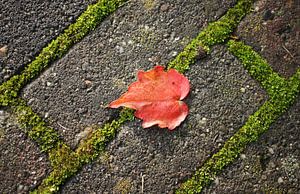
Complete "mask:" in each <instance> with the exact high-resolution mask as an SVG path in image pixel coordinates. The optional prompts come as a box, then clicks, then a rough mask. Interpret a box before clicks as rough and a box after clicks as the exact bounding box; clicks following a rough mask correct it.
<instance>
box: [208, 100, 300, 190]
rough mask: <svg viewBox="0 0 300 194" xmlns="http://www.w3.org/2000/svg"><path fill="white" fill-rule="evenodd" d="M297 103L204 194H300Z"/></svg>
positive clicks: (299, 103) (299, 101)
mask: <svg viewBox="0 0 300 194" xmlns="http://www.w3.org/2000/svg"><path fill="white" fill-rule="evenodd" d="M299 141H300V99H298V102H297V103H296V104H295V105H294V106H293V107H292V108H291V109H290V110H289V111H288V112H287V113H286V114H284V115H283V116H282V117H281V118H280V119H279V120H278V121H277V122H275V123H274V124H273V125H272V126H271V128H270V130H269V131H268V132H266V133H265V134H264V135H263V136H262V137H261V138H260V140H259V141H258V142H256V143H253V144H251V145H249V147H248V148H247V149H246V150H245V152H244V153H243V154H242V155H241V158H239V159H238V160H237V161H236V162H234V164H233V165H232V166H230V167H228V168H227V169H226V170H225V171H224V172H223V173H222V174H221V175H220V176H218V177H216V180H215V182H214V183H213V184H212V185H211V187H209V188H207V189H206V190H205V192H204V193H299V190H300V184H299V183H300V174H299V172H300V144H299Z"/></svg>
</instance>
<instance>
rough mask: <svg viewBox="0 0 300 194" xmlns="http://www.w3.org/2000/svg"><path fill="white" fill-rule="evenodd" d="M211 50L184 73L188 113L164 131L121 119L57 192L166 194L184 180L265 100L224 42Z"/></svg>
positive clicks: (137, 121)
mask: <svg viewBox="0 0 300 194" xmlns="http://www.w3.org/2000/svg"><path fill="white" fill-rule="evenodd" d="M212 50H213V51H212V53H211V55H210V56H208V58H207V59H204V60H203V61H199V62H197V63H196V64H195V65H193V66H192V67H191V68H190V70H189V71H188V72H187V73H186V76H187V77H188V78H189V79H190V82H191V86H192V88H191V93H190V95H189V96H188V98H187V100H186V102H187V104H188V105H189V107H190V114H189V116H188V118H187V120H186V121H185V122H184V123H183V124H182V125H181V126H180V127H179V128H177V129H175V130H174V131H172V132H170V131H168V130H166V129H158V128H157V127H151V128H149V129H142V128H141V122H140V121H139V120H136V121H134V122H131V123H126V124H125V125H124V126H123V127H122V128H121V131H120V133H119V134H118V135H117V138H116V139H115V140H114V141H112V143H111V144H110V145H109V146H108V149H107V151H106V153H105V154H104V155H103V156H102V157H100V158H99V159H98V160H97V161H95V162H93V163H92V164H91V165H87V166H85V167H84V168H83V170H82V171H81V172H80V173H79V174H78V175H76V176H75V177H74V178H72V179H71V180H70V181H69V182H68V183H66V185H65V186H64V187H63V189H62V191H61V192H62V193H72V192H75V191H82V192H97V191H102V192H107V193H111V192H112V191H113V192H115V193H121V192H125V191H127V192H131V193H140V192H142V191H143V192H144V193H152V192H153V191H155V192H156V193H168V192H171V193H172V192H173V191H174V189H176V188H177V187H178V186H179V184H180V183H181V182H183V181H184V180H186V178H189V177H190V176H191V175H192V174H193V173H194V172H195V170H196V169H197V168H198V167H199V166H201V164H202V163H203V162H204V161H205V160H206V159H207V158H208V157H209V156H210V155H211V153H214V152H216V151H217V150H218V149H219V148H220V147H221V146H222V145H223V143H224V142H225V141H226V140H227V139H228V138H229V137H230V136H232V135H233V134H234V132H236V131H237V130H238V129H239V128H240V127H241V126H242V125H243V124H244V122H245V121H246V119H247V118H248V116H249V115H250V114H252V113H253V112H255V111H256V110H257V109H258V107H259V106H260V105H261V104H262V103H263V102H264V100H265V99H266V96H265V94H264V92H263V91H262V90H261V89H260V88H259V86H258V85H257V83H256V82H255V81H254V80H252V79H251V78H250V76H249V75H248V74H247V73H246V71H245V70H244V69H243V67H242V65H241V64H240V63H239V62H238V61H237V60H236V59H235V58H234V57H233V56H232V55H230V54H229V53H228V52H227V50H226V47H225V46H218V47H215V48H213V49H212ZM124 185H125V186H124Z"/></svg>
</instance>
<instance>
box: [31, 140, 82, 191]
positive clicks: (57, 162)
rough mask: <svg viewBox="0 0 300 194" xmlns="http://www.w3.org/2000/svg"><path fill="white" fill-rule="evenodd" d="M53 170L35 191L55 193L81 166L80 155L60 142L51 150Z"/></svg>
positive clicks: (50, 157)
mask: <svg viewBox="0 0 300 194" xmlns="http://www.w3.org/2000/svg"><path fill="white" fill-rule="evenodd" d="M49 159H50V162H51V165H52V168H53V170H52V172H51V173H50V175H49V176H48V177H47V178H46V179H44V180H43V182H42V184H41V185H40V186H39V187H38V188H37V189H36V190H35V191H33V193H55V192H57V191H58V190H59V186H60V185H61V184H63V183H64V182H65V181H66V180H67V179H68V178H70V177H71V176H73V175H74V174H75V173H76V172H77V171H78V170H79V169H80V168H81V163H80V161H79V160H78V156H77V154H76V153H75V152H73V151H72V150H71V149H70V148H69V147H68V146H66V145H65V144H59V145H57V147H55V148H53V149H52V150H51V151H50V152H49Z"/></svg>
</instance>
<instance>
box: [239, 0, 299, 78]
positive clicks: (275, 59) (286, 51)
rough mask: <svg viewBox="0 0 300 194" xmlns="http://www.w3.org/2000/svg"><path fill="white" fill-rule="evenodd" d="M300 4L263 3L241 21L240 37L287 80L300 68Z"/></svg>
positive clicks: (284, 0) (286, 0) (290, 0)
mask: <svg viewBox="0 0 300 194" xmlns="http://www.w3.org/2000/svg"><path fill="white" fill-rule="evenodd" d="M299 19H300V18H299V1H293V0H278V1H272V0H259V1H256V3H255V8H254V11H253V12H252V13H251V14H249V15H248V16H246V18H245V19H244V20H243V21H242V22H241V24H240V26H239V28H238V30H237V36H238V37H239V38H241V39H242V40H243V41H245V42H246V44H249V45H251V46H253V47H254V49H255V50H256V51H258V52H259V53H261V55H262V56H263V57H265V58H266V59H267V61H268V63H269V64H271V66H272V67H273V68H274V70H275V71H277V72H278V73H280V74H281V75H283V76H285V77H289V76H291V75H293V74H294V73H295V71H296V69H297V68H299V67H300V63H299V61H300V44H299V41H300V34H299V33H300V25H299V22H300V20H299Z"/></svg>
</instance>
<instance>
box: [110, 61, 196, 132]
mask: <svg viewBox="0 0 300 194" xmlns="http://www.w3.org/2000/svg"><path fill="white" fill-rule="evenodd" d="M189 90H190V84H189V81H188V79H187V78H186V77H184V76H183V75H182V74H180V73H178V72H177V71H176V70H174V69H170V70H169V71H168V72H165V71H164V68H163V67H162V66H156V67H154V69H152V70H150V71H147V72H144V71H139V72H138V81H136V82H134V83H132V84H131V85H130V86H129V88H128V91H127V92H126V93H125V94H123V95H122V96H121V97H120V98H119V99H117V100H115V101H113V102H111V103H110V104H109V107H111V108H118V107H120V106H125V107H128V108H132V109H135V110H137V111H136V112H135V116H136V117H138V118H140V119H142V120H143V127H144V128H147V127H151V126H153V125H156V124H158V126H159V127H161V128H165V127H167V128H169V129H170V130H172V129H174V128H175V127H177V126H178V125H180V123H181V122H182V121H183V120H184V119H185V117H186V116H187V114H188V107H187V105H186V104H185V103H184V102H182V101H180V100H182V99H184V98H185V97H186V96H187V95H188V93H189Z"/></svg>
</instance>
